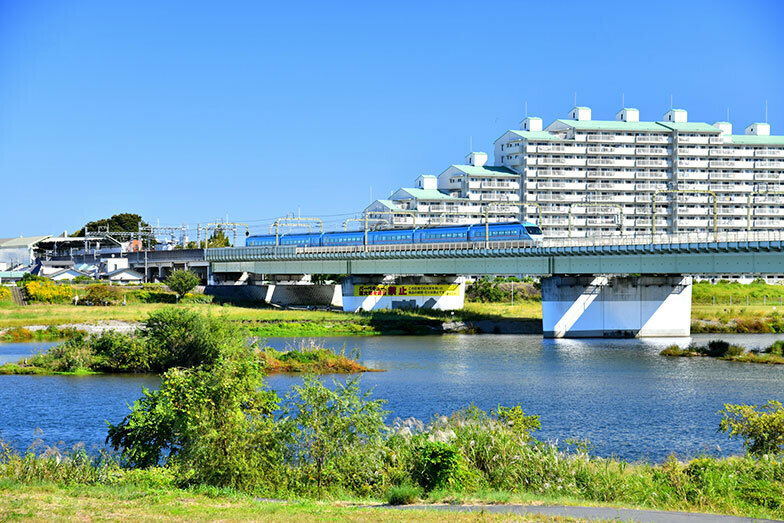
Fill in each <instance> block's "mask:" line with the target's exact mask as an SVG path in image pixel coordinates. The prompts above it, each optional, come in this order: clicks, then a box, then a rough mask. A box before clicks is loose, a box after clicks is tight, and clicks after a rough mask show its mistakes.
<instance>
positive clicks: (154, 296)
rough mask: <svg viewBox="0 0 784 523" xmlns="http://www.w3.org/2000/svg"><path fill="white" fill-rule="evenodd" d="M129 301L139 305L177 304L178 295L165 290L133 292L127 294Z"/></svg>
mask: <svg viewBox="0 0 784 523" xmlns="http://www.w3.org/2000/svg"><path fill="white" fill-rule="evenodd" d="M126 297H127V299H128V301H131V302H138V303H176V302H177V295H176V294H174V293H171V292H165V291H163V290H147V289H145V290H133V291H128V292H127V293H126Z"/></svg>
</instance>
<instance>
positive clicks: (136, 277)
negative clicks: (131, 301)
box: [101, 268, 144, 283]
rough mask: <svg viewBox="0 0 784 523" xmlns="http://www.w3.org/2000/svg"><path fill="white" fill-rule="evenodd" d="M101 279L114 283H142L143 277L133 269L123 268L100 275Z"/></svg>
mask: <svg viewBox="0 0 784 523" xmlns="http://www.w3.org/2000/svg"><path fill="white" fill-rule="evenodd" d="M101 279H102V280H106V281H109V282H115V283H142V282H144V275H143V274H140V273H138V272H136V271H135V270H133V269H128V268H125V269H117V270H115V271H112V272H107V273H104V274H101Z"/></svg>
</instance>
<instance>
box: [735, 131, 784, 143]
mask: <svg viewBox="0 0 784 523" xmlns="http://www.w3.org/2000/svg"><path fill="white" fill-rule="evenodd" d="M730 138H732V143H737V144H740V145H784V136H757V135H753V134H733V135H732V136H730Z"/></svg>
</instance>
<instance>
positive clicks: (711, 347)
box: [704, 340, 730, 358]
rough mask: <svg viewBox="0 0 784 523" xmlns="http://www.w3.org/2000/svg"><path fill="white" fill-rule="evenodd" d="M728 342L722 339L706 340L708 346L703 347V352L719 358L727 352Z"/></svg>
mask: <svg viewBox="0 0 784 523" xmlns="http://www.w3.org/2000/svg"><path fill="white" fill-rule="evenodd" d="M729 348H730V344H729V343H728V342H726V341H723V340H712V341H709V342H708V347H707V348H706V349H704V352H705V354H707V355H708V356H711V357H713V358H721V357H723V356H725V355H726V354H727V351H728V350H729Z"/></svg>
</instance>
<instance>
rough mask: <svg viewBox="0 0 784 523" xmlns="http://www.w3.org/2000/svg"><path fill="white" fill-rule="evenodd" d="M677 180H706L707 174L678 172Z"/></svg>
mask: <svg viewBox="0 0 784 523" xmlns="http://www.w3.org/2000/svg"><path fill="white" fill-rule="evenodd" d="M678 179H679V180H707V179H708V173H707V172H703V173H681V172H679V173H678Z"/></svg>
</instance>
